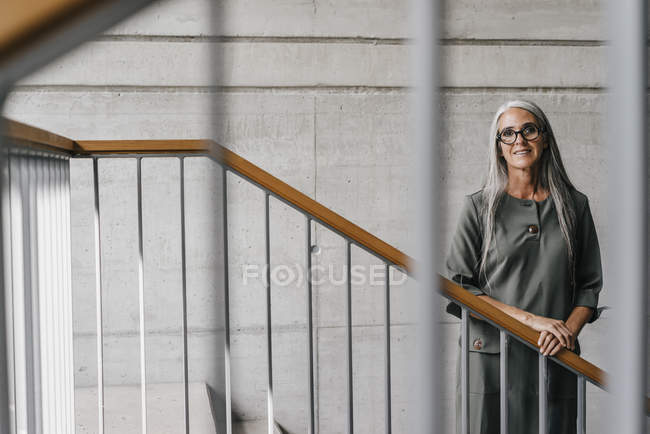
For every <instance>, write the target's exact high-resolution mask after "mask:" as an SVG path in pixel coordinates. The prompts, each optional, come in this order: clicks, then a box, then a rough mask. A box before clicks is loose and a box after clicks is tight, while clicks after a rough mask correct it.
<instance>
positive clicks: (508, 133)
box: [497, 124, 545, 145]
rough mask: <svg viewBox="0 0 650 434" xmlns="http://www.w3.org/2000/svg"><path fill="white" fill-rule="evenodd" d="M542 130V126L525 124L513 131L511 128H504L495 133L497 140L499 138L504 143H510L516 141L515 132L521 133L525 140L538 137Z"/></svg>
mask: <svg viewBox="0 0 650 434" xmlns="http://www.w3.org/2000/svg"><path fill="white" fill-rule="evenodd" d="M544 131H545V130H544V128H539V127H538V126H537V125H534V124H530V125H526V126H525V127H523V128H522V129H520V130H519V131H515V130H514V129H513V128H505V129H504V130H503V131H501V132H500V133H498V134H497V140H500V141H501V142H503V143H505V144H506V145H512V144H513V143H515V142H516V141H517V134H521V137H523V138H524V139H526V140H535V139H536V138H538V137H539V135H540V133H543V132H544Z"/></svg>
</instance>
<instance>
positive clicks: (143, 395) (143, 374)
mask: <svg viewBox="0 0 650 434" xmlns="http://www.w3.org/2000/svg"><path fill="white" fill-rule="evenodd" d="M136 161H137V178H138V253H139V256H138V294H139V300H138V305H139V307H140V400H141V411H142V434H146V433H147V370H146V358H145V356H146V354H145V329H144V246H143V237H142V157H138V158H137V159H136Z"/></svg>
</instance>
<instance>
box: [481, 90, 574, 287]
mask: <svg viewBox="0 0 650 434" xmlns="http://www.w3.org/2000/svg"><path fill="white" fill-rule="evenodd" d="M513 107H516V108H521V109H524V110H526V111H528V112H530V113H531V114H532V115H533V116H535V118H537V122H539V126H540V127H541V128H542V131H545V132H544V135H545V136H544V137H543V138H544V139H546V142H547V143H548V146H547V147H546V148H545V149H543V151H542V155H541V158H540V161H539V163H538V164H539V172H538V178H537V181H538V183H539V186H541V187H542V188H544V189H546V190H548V191H550V195H551V198H552V199H553V203H554V204H555V209H556V211H557V215H558V220H559V223H560V229H561V230H562V236H563V238H564V240H565V242H566V246H567V252H568V257H569V277H570V280H571V287H572V288H573V287H574V286H575V229H576V213H575V206H574V203H573V197H572V195H571V190H572V189H574V187H573V184H571V181H570V180H569V176H568V175H567V173H566V170H565V169H564V164H563V163H562V158H561V156H560V150H559V149H558V147H557V143H556V141H555V135H554V134H553V129H552V128H551V124H550V123H549V122H548V119H547V118H546V115H545V114H544V112H543V111H542V109H541V108H539V107H538V106H537V104H535V103H533V102H530V101H523V100H515V101H508V102H507V103H505V104H503V105H502V106H501V107H499V109H498V110H497V112H496V114H495V115H494V119H493V120H492V126H491V127H490V138H489V144H490V147H489V152H488V154H489V155H488V161H489V167H488V173H487V176H486V178H485V182H484V184H483V191H482V193H483V200H482V203H483V205H482V207H481V209H480V211H479V212H480V214H481V220H482V222H483V228H484V230H483V248H482V252H481V260H480V262H479V264H480V266H479V275H480V274H481V273H483V276H485V280H486V281H487V282H488V285H489V280H488V279H487V275H486V271H485V267H486V262H487V256H488V251H489V248H490V244H491V243H492V240H493V238H494V234H495V215H496V210H497V208H498V206H499V203H500V202H501V199H502V198H503V196H504V194H505V188H506V186H507V184H508V166H507V163H506V161H505V159H504V158H502V157H500V156H499V149H500V148H499V143H498V140H497V139H496V136H497V128H498V123H499V118H500V117H501V115H502V114H503V113H504V112H505V111H506V110H508V109H509V108H513ZM490 293H491V288H490Z"/></svg>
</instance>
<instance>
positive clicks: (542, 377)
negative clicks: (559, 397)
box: [538, 353, 548, 434]
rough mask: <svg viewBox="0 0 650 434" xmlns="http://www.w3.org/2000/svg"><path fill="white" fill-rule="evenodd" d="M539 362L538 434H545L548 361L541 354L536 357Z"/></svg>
mask: <svg viewBox="0 0 650 434" xmlns="http://www.w3.org/2000/svg"><path fill="white" fill-rule="evenodd" d="M538 360H539V364H538V365H539V384H538V386H539V434H547V433H548V426H547V422H546V418H547V411H548V399H547V387H548V381H547V380H548V366H547V361H548V359H547V358H546V356H544V355H543V354H542V353H539V355H538Z"/></svg>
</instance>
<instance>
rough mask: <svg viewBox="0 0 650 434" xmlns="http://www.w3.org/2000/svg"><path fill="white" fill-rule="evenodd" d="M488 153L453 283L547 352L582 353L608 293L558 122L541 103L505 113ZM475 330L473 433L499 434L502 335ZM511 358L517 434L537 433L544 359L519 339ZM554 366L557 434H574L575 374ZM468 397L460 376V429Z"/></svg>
mask: <svg viewBox="0 0 650 434" xmlns="http://www.w3.org/2000/svg"><path fill="white" fill-rule="evenodd" d="M489 146H490V148H489V166H488V170H487V177H486V180H485V182H484V185H483V188H482V189H481V190H479V191H477V192H475V193H473V194H470V195H467V196H466V197H465V202H464V206H463V209H462V211H461V215H460V220H459V222H458V226H457V229H456V232H455V234H454V237H453V240H452V245H451V248H450V250H449V253H448V255H447V259H446V267H447V274H448V277H449V278H450V279H452V280H453V281H455V282H457V283H458V284H460V285H461V286H463V287H464V288H465V289H467V290H468V291H470V292H471V293H473V294H474V295H477V296H480V297H481V298H482V299H483V300H485V301H486V302H488V303H490V304H492V305H493V306H495V307H497V308H498V309H500V310H501V311H503V312H504V313H506V314H508V315H510V316H512V317H514V318H516V319H517V320H519V321H521V322H522V323H524V324H526V325H528V326H530V327H532V328H533V329H535V330H537V331H539V332H540V340H539V342H538V344H539V346H540V352H541V353H542V354H544V355H550V356H553V355H555V354H557V353H558V352H559V351H560V350H561V349H563V348H566V349H567V350H570V351H574V352H576V353H577V354H580V346H579V344H578V341H577V336H578V334H579V333H580V330H581V329H582V327H583V326H584V324H585V323H587V322H593V321H594V320H596V318H597V317H598V315H599V310H598V309H597V302H598V295H599V292H600V290H601V287H602V271H601V262H600V249H599V245H598V238H597V235H596V230H595V226H594V222H593V219H592V216H591V210H590V208H589V201H588V199H587V197H586V196H585V195H584V194H583V193H581V192H579V191H578V190H577V189H576V188H575V187H574V186H573V185H572V183H571V181H570V180H569V178H568V175H567V173H566V171H565V169H564V166H563V164H562V158H561V156H560V152H559V149H558V146H557V143H556V141H555V136H554V134H553V130H552V128H551V125H550V124H549V122H548V119H547V118H546V115H545V114H544V113H543V112H542V110H541V109H540V108H539V107H538V106H537V105H535V104H534V103H532V102H528V101H511V102H508V103H506V104H504V105H503V106H501V107H500V108H499V110H498V111H497V113H496V114H495V116H494V120H493V122H492V128H491V131H490V139H489ZM469 329H470V339H471V341H470V354H469V363H470V377H469V378H470V405H469V410H470V432H471V433H473V434H474V433H499V429H500V420H499V392H500V390H499V352H500V347H499V333H498V331H497V330H496V329H495V328H493V327H492V326H490V325H489V324H487V323H486V322H484V321H481V320H479V319H476V318H471V317H470V322H469ZM458 354H459V359H460V347H459V353H458ZM507 357H508V360H509V362H508V378H509V384H510V387H509V390H508V405H509V418H508V422H509V424H508V429H509V432H511V433H536V432H537V429H538V428H537V427H538V424H539V420H538V408H537V405H538V393H539V385H538V378H537V363H538V355H537V354H536V353H535V352H534V351H532V350H530V349H529V348H527V347H526V346H524V345H523V344H521V343H519V342H517V341H513V342H512V343H511V344H510V345H509V347H508V355H507ZM548 369H549V373H548V379H549V384H548V397H549V407H548V418H549V419H548V421H547V426H548V427H549V432H552V433H554V434H568V433H575V432H576V412H577V407H576V388H577V383H576V376H575V375H574V374H572V373H571V372H569V371H566V370H565V369H563V368H561V367H560V366H559V365H557V364H555V363H550V364H549V368H548ZM457 372H458V373H459V372H460V363H459V364H458V365H457ZM460 395H461V394H460V375H459V376H458V382H457V411H456V415H457V418H456V420H457V432H460V417H461V416H460V413H461V411H460Z"/></svg>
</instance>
